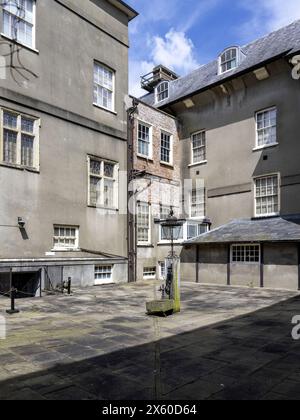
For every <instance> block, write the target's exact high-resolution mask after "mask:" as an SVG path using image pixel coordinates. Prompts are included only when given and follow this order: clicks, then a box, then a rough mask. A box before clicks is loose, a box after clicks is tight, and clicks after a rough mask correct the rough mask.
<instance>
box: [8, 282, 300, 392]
mask: <svg viewBox="0 0 300 420" xmlns="http://www.w3.org/2000/svg"><path fill="white" fill-rule="evenodd" d="M158 287H159V286H158V285H157V284H154V283H152V282H150V283H140V284H135V285H121V286H120V285H114V286H105V287H95V288H88V289H83V290H79V289H77V290H75V291H74V293H73V295H72V296H70V297H68V296H61V295H59V296H47V297H43V298H42V299H38V298H37V299H29V300H18V301H17V307H18V308H19V309H20V310H21V312H20V314H18V315H15V316H12V317H8V316H6V315H5V310H6V309H7V308H8V306H9V301H8V300H7V299H6V298H0V315H4V316H6V321H7V327H8V333H7V339H6V340H0V399H1V400H17V399H22V400H24V399H25V400H26V399H27V400H38V399H49V400H60V399H61V400H79V399H81V400H82V399H84V400H89V399H91V400H97V399H98V400H99V399H100V400H105V399H108V400H119V399H121V400H131V399H132V400H143V399H146V400H151V399H158V400H176V399H187V400H190V399H195V400H203V399H218V400H219V399H269V400H273V399H293V400H298V399H300V341H294V340H292V338H291V330H292V324H291V320H292V318H293V316H294V315H297V314H299V315H300V295H299V294H297V293H293V292H287V291H270V290H265V289H263V290H262V289H247V288H232V287H229V288H228V287H218V286H204V285H197V284H191V283H186V284H184V285H183V286H182V294H183V296H182V299H183V303H182V313H181V314H177V315H174V316H172V317H169V318H166V319H165V318H154V317H148V316H146V314H145V302H146V300H148V299H153V298H154V297H155V294H156V293H157V292H156V291H157V289H158Z"/></svg>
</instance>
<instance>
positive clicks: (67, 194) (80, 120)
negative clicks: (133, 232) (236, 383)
mask: <svg viewBox="0 0 300 420" xmlns="http://www.w3.org/2000/svg"><path fill="white" fill-rule="evenodd" d="M84 3H85V5H84V7H83V6H82V1H79V0H61V1H59V2H58V1H56V0H54V1H51V5H50V2H49V0H39V1H38V2H37V16H36V18H37V24H36V49H35V50H33V49H30V48H25V47H22V46H20V53H19V56H20V62H19V64H20V63H21V64H20V65H21V66H22V72H21V74H20V72H19V73H17V72H16V71H15V70H14V69H11V70H7V72H6V75H7V77H6V79H5V80H0V107H5V108H8V109H11V110H13V111H17V112H20V113H21V112H23V113H26V114H28V115H30V116H33V117H36V118H39V119H40V121H41V126H40V133H39V138H40V151H39V161H40V168H39V171H36V172H34V171H26V170H22V169H20V168H12V167H7V166H5V165H3V164H1V163H0V185H1V200H0V219H1V225H4V227H0V259H11V258H15V259H18V258H42V257H43V258H45V254H46V253H48V252H49V251H51V249H52V247H53V225H54V224H61V225H73V226H78V227H79V247H81V248H83V249H86V250H89V251H97V252H107V253H109V254H113V255H117V256H120V257H126V256H127V244H126V236H127V234H126V232H127V220H126V215H123V214H124V209H125V208H126V205H127V197H126V190H127V188H126V177H125V178H124V177H123V178H124V179H123V181H124V182H123V183H122V179H121V178H120V179H119V181H120V185H119V197H118V198H119V210H122V211H114V212H110V213H108V212H107V211H101V210H100V209H95V208H90V207H88V170H87V169H88V168H87V156H88V155H94V156H97V157H99V158H103V159H108V160H112V161H114V162H116V163H118V164H119V168H120V171H126V170H127V160H126V154H127V142H126V139H127V116H126V110H125V106H124V98H125V95H127V94H128V18H127V17H126V15H125V14H123V13H122V12H120V11H119V10H118V9H116V8H115V7H113V6H112V5H111V4H110V3H108V2H107V1H104V0H92V1H88V2H84ZM50 6H51V7H50ZM1 13H2V11H1ZM1 22H2V19H1ZM0 32H3V31H2V28H0ZM2 41H3V42H2ZM9 46H10V41H9V40H8V39H6V38H4V37H2V39H1V46H0V54H3V53H5V52H6V53H7V51H8V49H9ZM14 58H15V57H14ZM94 61H98V62H100V63H103V64H104V65H106V66H108V67H110V68H111V69H112V70H114V71H115V112H109V111H106V110H103V109H100V108H98V107H96V106H94V105H93V68H94ZM24 74H25V76H24ZM0 129H2V127H0ZM18 217H23V219H24V220H25V221H26V226H25V229H26V235H22V234H21V232H20V230H19V229H18V228H17V227H9V226H16V225H17V220H18ZM108 226H109V229H108V228H107V227H108ZM23 233H24V232H23ZM74 254H75V255H74ZM76 255H77V254H76V252H75V253H73V255H72V256H73V257H76ZM66 256H67V254H66ZM78 256H80V255H79V254H78ZM74 270H75V271H74V278H76V279H77V280H78V281H77V280H75V281H76V282H77V283H78V284H81V285H88V284H93V282H94V271H93V269H92V268H91V267H90V268H89V269H88V268H86V267H85V268H84V269H83V271H82V272H80V270H79V269H78V267H76V268H74ZM115 272H116V278H115V280H116V281H122V280H123V281H127V274H126V270H123V267H122V268H121V269H120V268H116V271H115Z"/></svg>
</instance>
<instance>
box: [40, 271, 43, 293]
mask: <svg viewBox="0 0 300 420" xmlns="http://www.w3.org/2000/svg"><path fill="white" fill-rule="evenodd" d="M42 273H43V269H42V268H41V269H40V298H41V297H42Z"/></svg>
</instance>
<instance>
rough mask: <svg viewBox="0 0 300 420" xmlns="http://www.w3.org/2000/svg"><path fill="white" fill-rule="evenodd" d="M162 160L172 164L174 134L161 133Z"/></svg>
mask: <svg viewBox="0 0 300 420" xmlns="http://www.w3.org/2000/svg"><path fill="white" fill-rule="evenodd" d="M160 142H161V143H160V160H161V162H163V163H168V164H170V165H171V164H172V135H171V134H168V133H165V132H164V131H162V132H161V134H160Z"/></svg>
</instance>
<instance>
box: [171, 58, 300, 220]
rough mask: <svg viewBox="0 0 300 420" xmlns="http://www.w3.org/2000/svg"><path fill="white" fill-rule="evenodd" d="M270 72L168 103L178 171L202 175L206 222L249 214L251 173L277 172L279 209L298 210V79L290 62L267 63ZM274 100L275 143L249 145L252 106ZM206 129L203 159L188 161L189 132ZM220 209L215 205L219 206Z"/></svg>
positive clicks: (253, 136)
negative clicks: (176, 128)
mask: <svg viewBox="0 0 300 420" xmlns="http://www.w3.org/2000/svg"><path fill="white" fill-rule="evenodd" d="M267 68H268V71H269V73H270V78H269V79H267V80H264V81H258V80H256V78H255V76H254V74H251V73H250V74H248V75H245V76H243V77H241V78H239V79H237V80H235V81H233V82H228V83H227V84H226V85H225V86H226V88H227V89H228V92H229V94H228V95H226V94H224V93H223V92H222V90H221V88H220V87H216V88H214V89H212V90H210V91H207V92H204V93H201V94H199V95H198V96H194V97H193V101H194V103H195V107H194V108H191V109H186V108H185V106H184V105H183V103H180V104H177V105H174V106H172V108H171V109H170V110H171V111H172V112H173V113H174V114H175V115H176V116H177V117H178V118H179V120H180V122H181V133H180V145H181V152H180V155H181V165H182V166H181V172H182V178H184V179H194V180H195V179H204V181H205V187H206V195H207V210H206V213H207V214H206V215H207V216H208V217H209V218H210V219H211V220H212V223H213V225H212V228H214V227H217V226H220V225H223V224H226V223H228V222H229V221H231V220H232V219H235V218H249V217H250V218H251V217H253V216H254V181H253V178H254V177H257V176H263V175H268V174H273V173H280V176H281V214H296V213H300V170H299V161H298V155H297V153H295V150H298V149H299V144H298V137H297V135H295V133H297V132H298V131H299V121H298V114H297V110H298V109H299V106H300V83H299V81H295V80H293V79H292V77H291V69H290V66H289V65H288V64H287V63H286V62H284V61H283V60H282V61H277V62H275V63H273V64H270V65H268V66H267ZM273 106H276V107H277V111H278V116H277V137H278V143H279V144H278V146H275V147H271V148H270V147H269V148H265V149H263V150H255V147H256V123H255V115H256V112H257V111H260V110H263V109H266V108H270V107H273ZM200 130H206V140H207V163H205V164H202V165H192V166H191V163H192V157H191V135H192V133H194V132H197V131H200ZM220 209H221V211H220Z"/></svg>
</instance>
